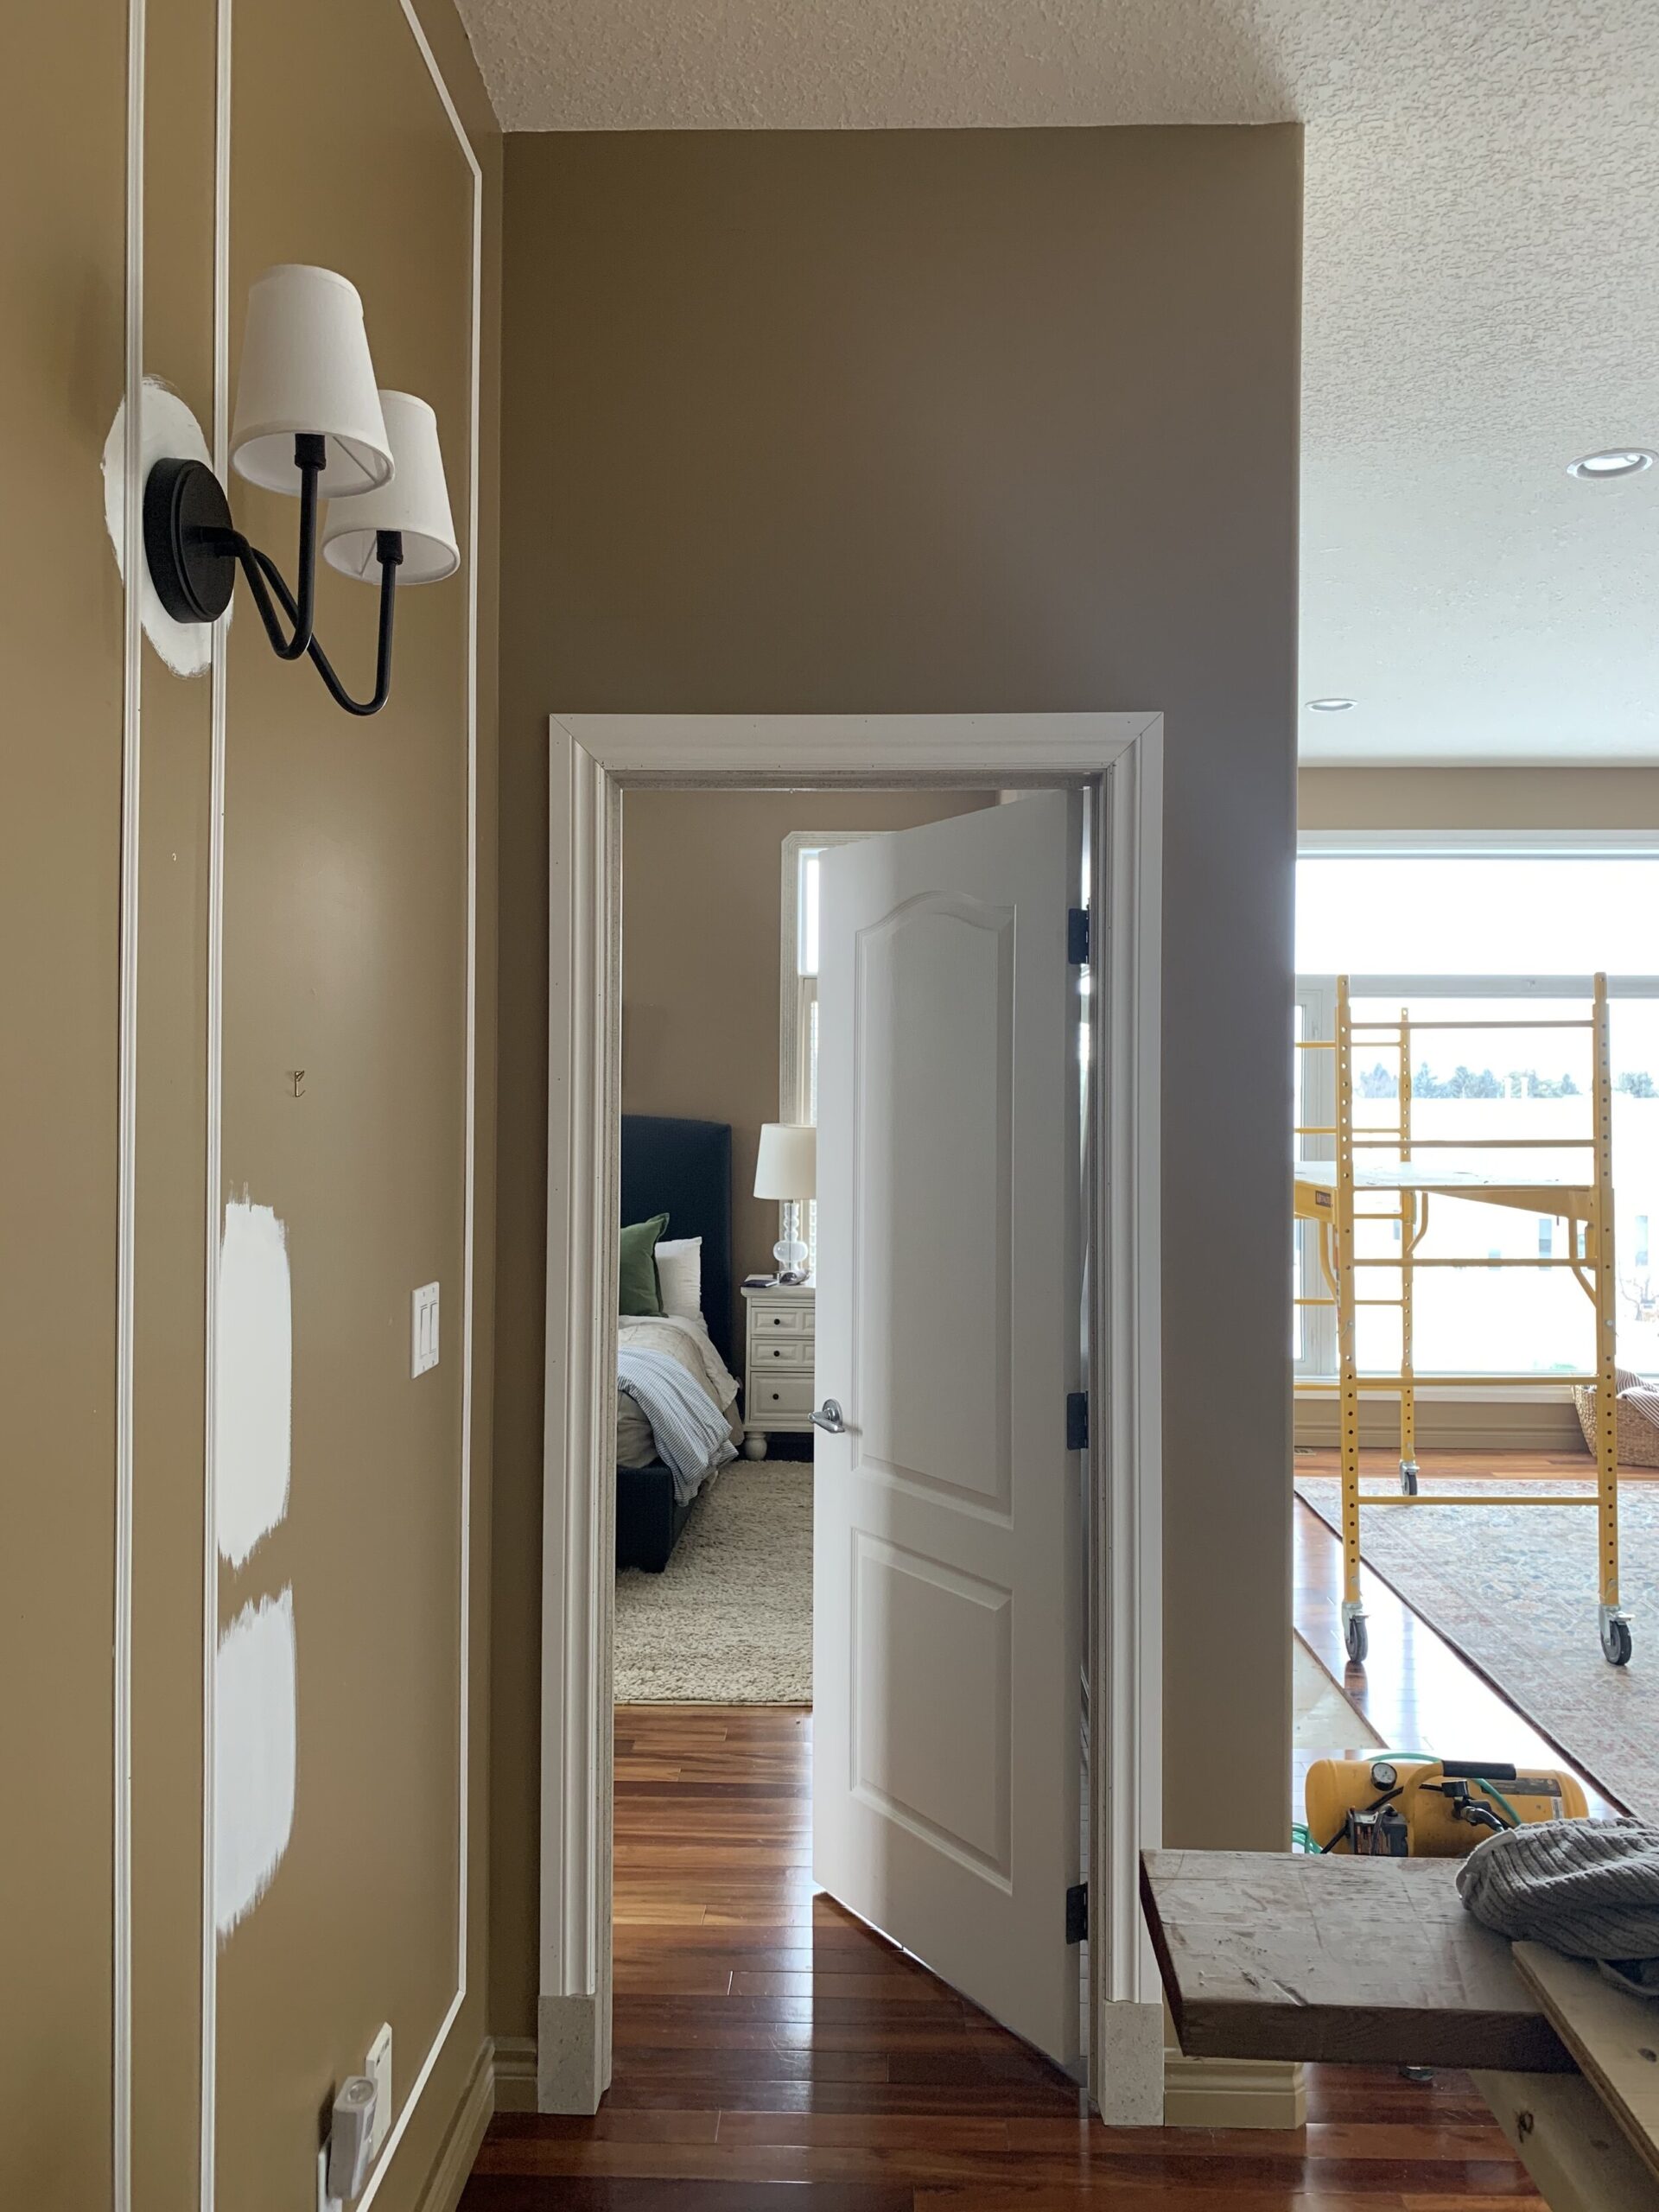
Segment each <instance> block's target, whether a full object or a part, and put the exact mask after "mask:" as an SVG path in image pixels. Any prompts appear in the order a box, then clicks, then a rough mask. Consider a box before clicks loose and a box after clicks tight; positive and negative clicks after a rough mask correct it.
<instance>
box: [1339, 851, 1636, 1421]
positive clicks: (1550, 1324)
mask: <svg viewBox="0 0 1659 2212" xmlns="http://www.w3.org/2000/svg"><path fill="white" fill-rule="evenodd" d="M1322 842H1325V843H1326V844H1327V845H1328V847H1331V848H1335V847H1336V846H1337V844H1338V840H1336V839H1335V838H1334V837H1333V838H1332V839H1330V840H1328V841H1322ZM1656 910H1659V851H1647V852H1644V851H1641V850H1633V849H1630V847H1629V846H1628V845H1627V846H1626V848H1625V849H1624V850H1617V849H1608V850H1604V851H1601V852H1590V851H1571V850H1560V849H1558V850H1555V851H1553V852H1552V851H1548V850H1542V849H1532V850H1517V849H1503V848H1502V847H1500V846H1499V845H1497V843H1496V842H1493V843H1491V844H1489V845H1486V846H1484V848H1483V846H1482V845H1481V843H1480V842H1479V841H1477V840H1473V839H1471V840H1470V841H1469V844H1468V846H1467V848H1465V846H1464V844H1463V842H1462V841H1461V840H1459V848H1458V849H1449V848H1448V849H1441V850H1434V849H1427V850H1421V849H1414V850H1411V851H1406V850H1402V849H1392V850H1390V849H1380V848H1377V847H1375V846H1374V847H1371V848H1370V849H1364V848H1363V847H1361V849H1350V850H1341V849H1324V850H1319V849H1314V850H1310V849H1307V848H1306V844H1305V847H1304V850H1303V852H1302V855H1301V857H1300V861H1299V863H1298V868H1297V916H1296V932H1297V968H1298V971H1299V972H1298V977H1297V989H1296V998H1297V1005H1296V1023H1297V1033H1298V1034H1299V1035H1301V1036H1308V1037H1328V1036H1330V1035H1331V1034H1332V1027H1333V1018H1334V1006H1335V979H1336V977H1337V976H1338V974H1343V973H1345V974H1346V975H1348V976H1349V977H1350V980H1351V987H1352V989H1353V995H1354V1012H1355V1014H1356V1017H1357V1018H1363V1016H1365V1015H1367V1014H1370V1015H1371V1016H1372V1017H1373V1018H1377V1019H1389V1020H1392V1019H1395V1018H1397V1016H1398V1015H1399V1014H1400V1012H1401V1009H1402V1007H1404V1008H1407V1009H1408V1010H1409V1012H1410V1013H1411V1014H1414V1015H1415V1016H1416V1017H1417V1018H1419V1019H1420V1020H1423V1021H1426V1022H1427V1021H1431V1020H1433V1021H1478V1022H1484V1023H1501V1022H1502V1021H1503V1020H1504V1019H1505V1018H1506V1016H1511V1017H1512V1016H1515V1015H1516V1014H1520V1013H1521V1012H1522V1009H1523V1007H1524V1013H1525V1014H1526V1016H1527V1017H1528V1018H1529V1019H1530V1020H1549V1019H1550V1018H1552V1017H1559V1018H1562V1019H1566V1018H1568V1017H1572V1016H1580V1015H1582V1014H1583V1012H1584V994H1585V993H1586V991H1587V989H1588V988H1589V978H1590V976H1591V975H1592V973H1593V972H1594V971H1595V970H1596V969H1601V970H1603V971H1604V972H1605V974H1606V975H1607V977H1608V992H1609V995H1610V998H1611V1001H1612V1007H1611V1046H1612V1062H1613V1087H1614V1098H1613V1155H1614V1180H1615V1190H1616V1200H1617V1207H1618V1217H1617V1234H1618V1292H1619V1315H1618V1349H1619V1357H1620V1360H1621V1362H1622V1363H1624V1365H1625V1366H1628V1367H1632V1368H1636V1369H1637V1370H1640V1371H1642V1372H1643V1373H1648V1374H1655V1373H1659V1296H1656V1294H1655V1293H1656V1285H1655V1284H1654V1283H1653V1282H1652V1281H1651V1280H1650V1278H1649V1269H1648V1265H1647V1246H1648V1238H1647V1236H1646V1234H1645V1231H1646V1224H1647V1220H1648V1218H1649V1217H1650V1216H1651V1214H1652V1213H1653V1212H1654V1211H1656V1208H1659V976H1655V975H1653V974H1651V973H1648V972H1644V971H1646V970H1648V969H1651V967H1652V965H1653V954H1652V941H1653V940H1652V916H1653V914H1654V912H1656ZM1551 1041H1552V1040H1551V1039H1550V1037H1549V1034H1548V1032H1540V1031H1531V1032H1528V1031H1524V1030H1522V1031H1516V1032H1515V1033H1512V1034H1510V1035H1506V1034H1505V1033H1504V1031H1503V1029H1502V1028H1501V1027H1499V1028H1488V1029H1484V1030H1472V1031H1463V1032H1459V1031H1457V1030H1432V1031H1425V1033H1423V1035H1422V1036H1421V1039H1414V1040H1413V1049H1412V1052H1411V1062H1412V1075H1413V1084H1412V1126H1413V1129H1414V1132H1415V1134H1416V1135H1419V1136H1421V1137H1429V1136H1433V1137H1435V1138H1439V1139H1442V1140H1443V1139H1446V1138H1453V1139H1455V1138H1456V1137H1457V1135H1459V1130H1460V1129H1461V1130H1465V1131H1468V1132H1470V1133H1471V1134H1474V1133H1476V1122H1477V1120H1478V1123H1479V1128H1478V1134H1481V1135H1495V1134H1502V1135H1506V1136H1510V1137H1513V1138H1516V1139H1517V1140H1522V1141H1524V1140H1525V1139H1527V1138H1529V1137H1554V1136H1560V1135H1582V1134H1584V1133H1586V1131H1587V1129H1588V1127H1589V1110H1588V1094H1589V1090H1590V1081H1591V1071H1590V1065H1589V1046H1588V1039H1587V1036H1586V1034H1585V1033H1582V1032H1570V1031H1564V1032H1562V1033H1561V1034H1560V1045H1559V1047H1558V1048H1557V1049H1556V1051H1555V1052H1554V1056H1553V1057H1551V1055H1550V1052H1549V1050H1548V1047H1549V1046H1550V1043H1551ZM1295 1057H1296V1058H1297V1060H1298V1061H1309V1060H1311V1061H1312V1062H1313V1065H1312V1066H1311V1067H1308V1068H1306V1069H1305V1070H1299V1074H1300V1077H1301V1078H1302V1081H1303V1082H1304V1083H1305V1084H1306V1085H1307V1087H1308V1089H1309V1090H1310V1091H1311V1090H1313V1089H1314V1088H1315V1086H1316V1085H1317V1086H1319V1089H1320V1090H1321V1092H1323V1090H1324V1088H1325V1086H1327V1085H1328V1084H1329V1083H1330V1080H1331V1069H1330V1055H1329V1054H1325V1053H1314V1054H1308V1053H1303V1052H1298V1053H1297V1054H1296V1056H1295ZM1397 1080H1398V1077H1397V1070H1396V1067H1395V1060H1394V1058H1393V1056H1391V1055H1389V1054H1386V1053H1383V1052H1378V1053H1377V1054H1376V1065H1374V1066H1373V1065H1370V1063H1369V1061H1368V1060H1367V1058H1366V1055H1365V1054H1364V1053H1363V1052H1358V1053H1357V1054H1356V1059H1355V1089H1356V1093H1357V1096H1356V1102H1355V1105H1356V1115H1357V1119H1358V1120H1359V1121H1360V1122H1365V1121H1367V1120H1370V1121H1371V1122H1375V1123H1376V1125H1377V1126H1378V1127H1379V1128H1380V1127H1382V1126H1383V1125H1385V1124H1387V1123H1389V1122H1391V1121H1392V1120H1393V1119H1394V1118H1395V1114H1396V1111H1397V1109H1396V1107H1395V1087H1396V1084H1397ZM1334 1113H1335V1102H1334V1098H1333V1097H1328V1096H1323V1095H1321V1096H1319V1097H1317V1098H1315V1097H1313V1096H1307V1097H1305V1098H1303V1099H1302V1100H1300V1102H1299V1116H1298V1118H1299V1119H1300V1120H1303V1121H1308V1122H1316V1123H1328V1122H1331V1121H1332V1119H1334ZM1304 1149H1305V1152H1306V1154H1307V1155H1309V1156H1319V1155H1321V1154H1323V1155H1325V1156H1328V1155H1329V1154H1330V1152H1331V1149H1332V1147H1331V1145H1330V1143H1329V1141H1319V1140H1312V1139H1310V1140H1308V1141H1306V1144H1305V1147H1304ZM1442 1157H1443V1159H1444V1160H1446V1163H1447V1164H1448V1165H1451V1166H1457V1165H1473V1164H1479V1163H1478V1160H1477V1157H1476V1156H1475V1155H1470V1156H1469V1158H1468V1159H1466V1160H1465V1158H1464V1157H1463V1156H1462V1155H1460V1154H1458V1153H1456V1152H1455V1151H1454V1152H1450V1153H1446V1154H1443V1155H1442ZM1452 1211H1455V1212H1457V1213H1458V1214H1459V1215H1461V1216H1462V1217H1463V1218H1462V1219H1461V1220H1460V1221H1459V1222H1456V1223H1454V1222H1453V1221H1452V1219H1451V1218H1450V1217H1449V1215H1448V1216H1447V1217H1443V1218H1442V1221H1441V1223H1440V1224H1439V1227H1438V1230H1437V1227H1436V1224H1435V1223H1434V1220H1433V1210H1432V1208H1431V1217H1430V1226H1429V1230H1428V1235H1427V1241H1426V1243H1425V1245H1424V1248H1423V1249H1424V1251H1425V1254H1426V1255H1428V1254H1432V1253H1433V1251H1434V1249H1435V1248H1436V1246H1437V1245H1438V1246H1440V1248H1441V1249H1444V1250H1446V1252H1448V1253H1449V1252H1451V1251H1452V1250H1453V1249H1455V1250H1457V1251H1459V1252H1462V1251H1469V1250H1479V1249H1491V1250H1493V1252H1494V1253H1495V1254H1497V1255H1502V1256H1503V1257H1504V1258H1511V1257H1523V1256H1528V1255H1531V1256H1535V1257H1543V1258H1550V1257H1553V1256H1555V1254H1556V1248H1557V1247H1558V1246H1559V1247H1561V1249H1565V1247H1564V1246H1562V1243H1561V1232H1560V1230H1559V1229H1558V1228H1557V1227H1556V1225H1555V1224H1554V1223H1553V1222H1549V1221H1546V1220H1544V1219H1542V1218H1541V1217H1531V1218H1529V1217H1528V1216H1526V1215H1525V1214H1522V1213H1517V1212H1514V1211H1509V1210H1506V1209H1502V1208H1496V1207H1494V1208H1486V1209H1482V1210H1481V1213H1480V1216H1479V1217H1478V1220H1477V1217H1476V1216H1475V1210H1474V1209H1473V1208H1471V1207H1458V1208H1456V1209H1453V1210H1452ZM1312 1234H1313V1232H1312V1231H1311V1230H1309V1229H1308V1228H1307V1227H1306V1225H1304V1226H1303V1227H1301V1228H1300V1230H1299V1237H1298V1249H1297V1254H1296V1261H1297V1268H1296V1272H1297V1275H1298V1278H1299V1281H1301V1282H1306V1281H1309V1280H1311V1279H1313V1278H1314V1277H1316V1276H1317V1274H1318V1268H1319V1260H1318V1253H1317V1248H1316V1247H1315V1246H1314V1245H1313V1243H1312V1242H1311V1237H1312ZM1392 1234H1393V1230H1392V1228H1391V1227H1390V1226H1389V1225H1386V1224H1383V1223H1378V1224H1376V1225H1375V1226H1374V1227H1372V1228H1371V1229H1370V1230H1366V1231H1364V1232H1363V1237H1364V1238H1365V1239H1368V1240H1369V1241H1370V1246H1371V1248H1372V1251H1373V1254H1374V1255H1376V1256H1382V1255H1383V1242H1380V1241H1379V1240H1383V1241H1386V1240H1389V1238H1390V1237H1391V1236H1392ZM1363 1249H1364V1245H1363V1243H1362V1250H1363ZM1638 1255H1640V1257H1638ZM1415 1303H1416V1332H1415V1333H1416V1347H1417V1369H1418V1372H1419V1374H1420V1375H1421V1376H1423V1377H1424V1379H1426V1380H1427V1379H1431V1378H1432V1376H1433V1371H1434V1370H1435V1369H1437V1368H1438V1369H1439V1370H1440V1371H1441V1372H1442V1373H1446V1374H1468V1375H1479V1374H1482V1373H1501V1372H1503V1371H1504V1370H1510V1371H1513V1370H1516V1369H1519V1370H1523V1371H1530V1372H1533V1373H1536V1374H1545V1375H1547V1374H1548V1373H1550V1372H1552V1371H1553V1370H1557V1369H1560V1370H1564V1371H1572V1370H1573V1368H1574V1367H1575V1366H1577V1365H1580V1364H1581V1363H1582V1362H1583V1361H1584V1360H1585V1359H1586V1357H1589V1356H1590V1352H1591V1311H1590V1307H1589V1304H1588V1301H1587V1300H1586V1299H1585V1298H1584V1296H1583V1295H1582V1294H1581V1293H1580V1291H1579V1290H1578V1288H1577V1287H1576V1285H1575V1284H1574V1283H1573V1280H1572V1278H1571V1277H1570V1275H1568V1274H1565V1273H1551V1272H1550V1271H1549V1270H1548V1269H1537V1270H1533V1271H1516V1272H1508V1271H1506V1272H1505V1273H1503V1274H1485V1275H1483V1274H1480V1273H1478V1271H1476V1272H1471V1273H1465V1272H1464V1271H1463V1270H1461V1269H1452V1268H1447V1269H1444V1270H1441V1271H1439V1272H1437V1273H1435V1274H1424V1275H1422V1276H1421V1277H1420V1278H1419V1280H1418V1283H1417V1286H1416V1294H1415ZM1298 1319H1299V1323H1300V1326H1299V1329H1298V1332H1297V1354H1298V1357H1297V1371H1298V1372H1299V1373H1300V1374H1302V1375H1306V1376H1329V1375H1331V1374H1332V1373H1333V1372H1334V1370H1335V1367H1336V1344H1335V1332H1334V1327H1333V1325H1332V1317H1331V1315H1330V1313H1329V1312H1328V1310H1326V1309H1320V1308H1310V1307H1304V1308H1300V1309H1299V1312H1298ZM1397 1337H1398V1323H1397V1319H1396V1318H1395V1315H1394V1314H1393V1313H1390V1312H1389V1310H1387V1309H1386V1308H1376V1309H1373V1310H1371V1311H1369V1312H1363V1313H1361V1314H1360V1315H1359V1317H1358V1346H1357V1349H1358V1353H1359V1362H1360V1365H1361V1367H1362V1369H1363V1368H1368V1367H1369V1368H1383V1369H1387V1368H1389V1367H1391V1366H1392V1365H1393V1364H1394V1363H1395V1358H1396V1357H1397V1350H1398V1347H1397Z"/></svg>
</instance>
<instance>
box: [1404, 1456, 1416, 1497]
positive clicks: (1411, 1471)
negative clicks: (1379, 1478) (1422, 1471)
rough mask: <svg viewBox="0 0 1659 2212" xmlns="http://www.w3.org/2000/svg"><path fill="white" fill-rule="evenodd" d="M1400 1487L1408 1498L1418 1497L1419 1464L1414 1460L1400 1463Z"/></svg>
mask: <svg viewBox="0 0 1659 2212" xmlns="http://www.w3.org/2000/svg"><path fill="white" fill-rule="evenodd" d="M1400 1487H1401V1489H1402V1491H1404V1492H1405V1495H1406V1496H1407V1497H1416V1495H1417V1462H1416V1461H1415V1460H1414V1459H1402V1461H1401V1462H1400Z"/></svg>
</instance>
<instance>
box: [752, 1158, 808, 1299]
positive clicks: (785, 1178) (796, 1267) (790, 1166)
mask: <svg viewBox="0 0 1659 2212" xmlns="http://www.w3.org/2000/svg"><path fill="white" fill-rule="evenodd" d="M817 1185H818V1133H817V1129H815V1128H813V1127H812V1126H811V1124H810V1122H762V1123H761V1124H760V1151H759V1153H758V1154H756V1156H755V1162H754V1195H755V1197H756V1198H779V1199H781V1200H782V1202H783V1203H784V1205H786V1206H787V1207H788V1208H789V1211H788V1212H787V1213H786V1214H785V1217H784V1221H785V1233H784V1235H783V1236H782V1237H781V1238H780V1239H779V1242H778V1243H776V1244H774V1245H773V1246H772V1257H773V1259H774V1260H776V1261H777V1262H778V1280H779V1282H787V1283H798V1282H804V1281H805V1280H806V1262H807V1258H808V1253H807V1248H806V1246H805V1244H804V1243H803V1242H802V1241H801V1237H800V1235H799V1233H798V1231H799V1215H798V1211H797V1208H798V1206H799V1205H800V1202H801V1200H802V1199H803V1198H816V1197H817Z"/></svg>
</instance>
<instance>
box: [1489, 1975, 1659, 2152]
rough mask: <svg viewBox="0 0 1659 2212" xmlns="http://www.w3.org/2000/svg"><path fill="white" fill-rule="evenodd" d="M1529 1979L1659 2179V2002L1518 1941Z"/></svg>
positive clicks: (1586, 2071)
mask: <svg viewBox="0 0 1659 2212" xmlns="http://www.w3.org/2000/svg"><path fill="white" fill-rule="evenodd" d="M1515 1962H1516V1966H1517V1967H1519V1968H1520V1969H1521V1975H1522V1980H1524V1981H1525V1982H1526V1984H1527V1986H1528V1987H1529V1989H1530V1990H1531V1991H1532V1993H1534V1995H1535V1997H1536V1998H1537V1999H1538V2001H1539V2004H1540V2005H1541V2006H1542V2008H1543V2010H1544V2012H1546V2014H1547V2015H1548V2018H1549V2019H1550V2020H1551V2021H1552V2022H1553V2024H1554V2027H1555V2029H1556V2031H1557V2032H1558V2034H1559V2035H1560V2038H1561V2041H1562V2042H1563V2043H1564V2044H1566V2045H1567V2049H1568V2050H1570V2051H1571V2052H1572V2054H1573V2057H1574V2058H1575V2059H1577V2061H1578V2063H1579V2064H1580V2067H1581V2068H1582V2069H1584V2071H1585V2073H1586V2075H1588V2076H1589V2077H1590V2080H1591V2082H1592V2084H1593V2085H1594V2087H1595V2088H1596V2091H1597V2093H1598V2094H1599V2096H1600V2098H1601V2100H1602V2101H1603V2103H1604V2104H1605V2106H1606V2107H1607V2109H1608V2110H1609V2112H1611V2113H1612V2115H1613V2117H1614V2119H1615V2120H1618V2124H1619V2126H1621V2127H1622V2128H1623V2129H1624V2133H1625V2134H1626V2136H1627V2137H1628V2138H1629V2139H1630V2144H1631V2145H1632V2147H1633V2148H1634V2150H1635V2151H1636V2152H1637V2156H1638V2157H1639V2158H1642V2159H1643V2162H1644V2163H1645V2164H1646V2165H1647V2167H1648V2170H1649V2172H1650V2173H1652V2174H1653V2176H1654V2177H1655V2178H1656V2179H1659V1999H1649V1998H1642V1997H1631V1996H1629V1995H1627V1994H1626V1993H1625V1992H1624V1990H1622V1989H1615V1988H1614V1987H1613V1986H1612V1984H1611V1982H1610V1981H1608V1980H1605V1978H1604V1977H1603V1976H1602V1975H1601V1974H1598V1973H1597V1971H1596V1969H1595V1967H1592V1966H1591V1965H1590V1964H1589V1963H1588V1962H1587V1961H1585V1960H1583V1959H1564V1958H1563V1957H1562V1956H1561V1955H1560V1952H1559V1951H1552V1950H1550V1949H1548V1948H1547V1946H1545V1945H1544V1944H1542V1943H1517V1944H1516V1946H1515Z"/></svg>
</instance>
